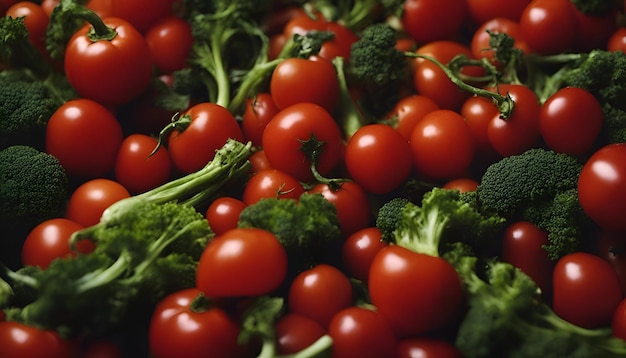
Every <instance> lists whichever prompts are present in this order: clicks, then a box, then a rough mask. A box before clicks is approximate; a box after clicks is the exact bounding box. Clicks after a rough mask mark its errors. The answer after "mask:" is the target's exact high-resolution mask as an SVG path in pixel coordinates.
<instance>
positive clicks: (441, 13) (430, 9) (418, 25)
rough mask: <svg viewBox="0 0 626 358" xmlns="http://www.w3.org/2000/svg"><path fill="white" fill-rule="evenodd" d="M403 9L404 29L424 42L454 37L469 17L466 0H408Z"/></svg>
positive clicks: (417, 40) (418, 40)
mask: <svg viewBox="0 0 626 358" xmlns="http://www.w3.org/2000/svg"><path fill="white" fill-rule="evenodd" d="M402 9H403V11H402V16H401V18H400V20H401V22H402V28H403V30H404V31H406V32H407V33H408V34H409V35H411V37H413V38H414V39H415V41H416V42H418V43H422V44H423V43H428V42H432V41H437V40H444V39H450V38H453V37H454V36H456V35H457V34H458V33H459V30H460V29H461V27H462V25H463V23H464V22H465V20H466V18H467V5H466V2H465V1H464V0H441V1H429V0H407V1H405V2H404V4H403V5H402Z"/></svg>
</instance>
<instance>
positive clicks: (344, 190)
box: [309, 181, 372, 237]
mask: <svg viewBox="0 0 626 358" xmlns="http://www.w3.org/2000/svg"><path fill="white" fill-rule="evenodd" d="M309 193H319V194H322V195H323V196H324V197H325V198H326V200H328V201H330V202H331V203H333V204H334V205H335V207H336V208H337V216H338V218H339V225H340V227H341V233H342V234H343V236H344V237H348V236H349V235H350V234H352V233H354V232H355V231H357V230H360V229H363V228H364V227H366V226H367V225H369V224H370V221H371V220H372V212H371V210H370V204H369V198H368V196H367V193H366V192H365V190H363V188H361V186H360V185H358V184H357V183H355V182H353V181H346V182H343V183H341V186H340V187H339V188H338V189H333V188H331V187H330V186H328V184H323V183H319V184H316V185H315V186H314V187H313V188H311V189H310V190H309Z"/></svg>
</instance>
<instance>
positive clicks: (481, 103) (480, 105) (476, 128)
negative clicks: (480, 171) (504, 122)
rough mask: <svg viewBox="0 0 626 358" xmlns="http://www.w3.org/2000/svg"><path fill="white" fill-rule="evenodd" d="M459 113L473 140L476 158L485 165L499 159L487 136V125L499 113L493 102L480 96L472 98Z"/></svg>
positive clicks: (499, 156) (464, 103) (466, 101)
mask: <svg viewBox="0 0 626 358" xmlns="http://www.w3.org/2000/svg"><path fill="white" fill-rule="evenodd" d="M459 113H460V114H461V115H462V116H463V118H465V121H466V122H467V125H468V126H469V128H470V132H471V133H472V137H473V138H474V143H475V144H476V156H478V157H480V159H482V160H484V161H486V162H487V163H493V162H495V161H496V160H497V159H500V158H501V155H500V154H498V153H497V152H496V150H495V149H494V148H493V145H492V144H491V141H490V140H489V136H488V134H487V132H488V128H489V123H490V122H491V120H492V119H493V118H494V117H495V116H497V115H498V114H499V113H500V112H499V111H498V108H497V107H496V106H495V105H494V104H493V102H492V101H491V100H490V99H488V98H485V97H482V96H472V97H469V98H468V99H467V100H465V102H463V105H462V106H461V110H460V111H459Z"/></svg>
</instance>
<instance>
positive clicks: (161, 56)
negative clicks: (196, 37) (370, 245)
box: [145, 15, 193, 73]
mask: <svg viewBox="0 0 626 358" xmlns="http://www.w3.org/2000/svg"><path fill="white" fill-rule="evenodd" d="M145 37H146V42H147V43H148V47H149V48H150V53H151V54H152V61H153V63H154V65H155V66H156V67H157V68H158V69H159V70H160V71H161V72H162V73H171V72H173V71H176V70H180V69H182V68H184V67H187V58H188V57H189V53H190V52H191V46H192V45H193V36H192V35H191V25H190V24H189V23H188V22H187V21H185V20H183V19H182V18H180V17H178V16H174V15H169V16H166V17H163V18H161V19H159V20H158V21H157V22H156V23H154V24H153V25H152V26H151V27H150V28H149V29H148V31H147V32H146V36H145Z"/></svg>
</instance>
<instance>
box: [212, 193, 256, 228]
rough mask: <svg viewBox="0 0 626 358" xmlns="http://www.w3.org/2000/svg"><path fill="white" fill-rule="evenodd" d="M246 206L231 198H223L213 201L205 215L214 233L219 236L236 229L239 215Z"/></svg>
mask: <svg viewBox="0 0 626 358" xmlns="http://www.w3.org/2000/svg"><path fill="white" fill-rule="evenodd" d="M246 206H247V205H246V203H244V202H243V201H241V200H239V199H237V198H234V197H231V196H222V197H219V198H217V199H215V200H213V202H212V203H211V204H210V205H209V207H208V208H207V210H206V215H205V216H206V218H207V220H208V221H209V225H210V226H211V229H212V230H213V233H215V235H218V236H219V235H222V234H223V233H225V232H226V231H228V230H230V229H235V228H236V227H237V222H238V221H239V214H241V212H242V211H243V209H245V208H246Z"/></svg>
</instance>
